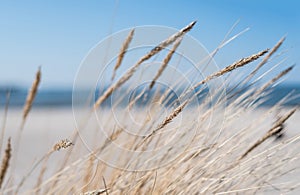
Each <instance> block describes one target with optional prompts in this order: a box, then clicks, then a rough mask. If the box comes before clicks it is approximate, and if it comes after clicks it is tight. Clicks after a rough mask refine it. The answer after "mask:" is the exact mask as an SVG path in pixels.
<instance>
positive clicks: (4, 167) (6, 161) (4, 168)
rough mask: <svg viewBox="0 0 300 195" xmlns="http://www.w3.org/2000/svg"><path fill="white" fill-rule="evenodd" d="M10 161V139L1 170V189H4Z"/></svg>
mask: <svg viewBox="0 0 300 195" xmlns="http://www.w3.org/2000/svg"><path fill="white" fill-rule="evenodd" d="M10 159H11V144H10V138H8V141H7V146H6V149H5V153H4V157H3V159H2V164H1V170H0V189H1V187H2V183H3V181H4V178H5V175H6V172H7V169H8V167H9V161H10Z"/></svg>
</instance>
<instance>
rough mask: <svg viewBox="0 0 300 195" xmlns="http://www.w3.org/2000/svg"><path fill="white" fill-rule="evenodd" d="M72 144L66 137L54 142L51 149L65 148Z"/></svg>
mask: <svg viewBox="0 0 300 195" xmlns="http://www.w3.org/2000/svg"><path fill="white" fill-rule="evenodd" d="M72 145H74V144H73V143H72V142H71V141H70V140H68V139H63V140H61V141H59V142H58V143H56V144H55V145H54V146H53V150H54V151H59V150H60V149H66V148H68V147H70V146H72Z"/></svg>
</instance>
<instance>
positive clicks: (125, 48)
mask: <svg viewBox="0 0 300 195" xmlns="http://www.w3.org/2000/svg"><path fill="white" fill-rule="evenodd" d="M133 35H134V29H132V30H131V31H130V32H129V34H128V36H127V38H126V40H125V42H124V43H123V45H122V48H121V50H120V53H119V55H118V59H117V63H116V65H115V67H114V70H113V71H114V72H113V75H112V77H111V80H114V78H115V76H116V72H117V70H118V68H119V67H120V66H121V63H122V61H123V58H124V56H125V53H126V52H127V49H128V47H129V44H130V42H131V41H132V38H133Z"/></svg>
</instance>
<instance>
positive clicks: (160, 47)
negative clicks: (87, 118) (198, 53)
mask: <svg viewBox="0 0 300 195" xmlns="http://www.w3.org/2000/svg"><path fill="white" fill-rule="evenodd" d="M195 24H196V22H192V23H190V24H189V25H188V26H186V27H185V28H183V29H181V30H180V31H179V32H178V33H175V34H174V35H172V36H171V37H169V38H168V39H166V40H164V41H163V42H161V43H160V44H158V46H156V47H155V48H153V49H152V50H151V51H150V52H148V53H147V54H146V55H144V56H143V57H141V58H140V59H139V60H138V62H137V63H136V64H135V65H133V66H132V67H131V68H130V69H129V70H128V71H127V72H126V73H125V75H124V76H122V77H121V78H120V79H119V80H118V81H117V82H116V83H115V84H113V85H112V86H110V87H109V88H108V89H107V90H106V91H105V92H104V94H103V95H102V96H100V97H99V98H98V99H97V101H96V102H95V104H94V109H97V108H98V107H99V106H100V105H101V104H102V103H103V102H104V101H105V100H106V99H107V98H108V97H109V96H110V95H111V94H112V93H113V91H114V90H116V89H117V88H119V87H120V86H122V85H123V84H124V83H125V82H126V81H127V80H129V79H130V78H131V77H132V75H133V74H134V73H135V71H136V70H137V68H138V67H139V66H140V65H141V64H142V63H143V62H145V61H146V60H148V59H150V58H151V57H152V56H154V55H156V54H157V53H159V52H160V51H161V50H163V49H164V48H166V47H167V46H168V45H170V44H172V43H173V42H175V41H176V40H177V39H178V38H180V37H182V36H183V35H184V34H185V33H187V32H188V31H190V30H191V29H192V28H193V26H194V25H195Z"/></svg>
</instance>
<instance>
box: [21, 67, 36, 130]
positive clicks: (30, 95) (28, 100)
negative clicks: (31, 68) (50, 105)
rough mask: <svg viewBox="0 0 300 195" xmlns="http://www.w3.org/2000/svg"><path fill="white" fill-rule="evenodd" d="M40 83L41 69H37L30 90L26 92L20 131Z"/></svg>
mask: <svg viewBox="0 0 300 195" xmlns="http://www.w3.org/2000/svg"><path fill="white" fill-rule="evenodd" d="M40 81H41V67H39V69H38V71H37V73H36V75H35V80H34V82H33V83H32V86H31V88H30V90H29V92H28V95H27V98H26V102H25V105H24V108H23V120H22V125H21V129H23V127H24V124H25V121H26V118H27V116H28V114H29V112H30V110H31V107H32V103H33V100H34V98H35V96H36V93H37V91H38V87H39V84H40Z"/></svg>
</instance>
